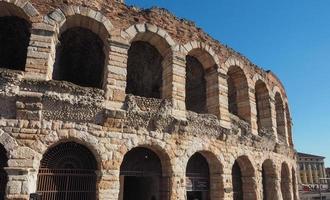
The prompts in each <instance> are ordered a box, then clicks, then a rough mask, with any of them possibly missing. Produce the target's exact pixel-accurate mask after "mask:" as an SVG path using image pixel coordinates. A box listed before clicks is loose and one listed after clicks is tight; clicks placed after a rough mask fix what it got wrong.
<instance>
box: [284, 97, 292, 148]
mask: <svg viewBox="0 0 330 200" xmlns="http://www.w3.org/2000/svg"><path fill="white" fill-rule="evenodd" d="M285 116H286V129H287V135H288V142H289V145H290V146H293V138H292V121H291V114H290V110H289V105H288V103H287V102H286V103H285Z"/></svg>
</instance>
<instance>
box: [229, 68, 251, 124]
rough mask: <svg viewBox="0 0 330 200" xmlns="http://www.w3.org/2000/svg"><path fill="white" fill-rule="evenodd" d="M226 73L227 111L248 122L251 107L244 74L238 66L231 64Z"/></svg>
mask: <svg viewBox="0 0 330 200" xmlns="http://www.w3.org/2000/svg"><path fill="white" fill-rule="evenodd" d="M227 75H228V79H227V83H228V108H229V112H230V113H232V114H234V115H237V116H238V117H240V118H241V119H244V120H245V121H247V122H250V117H251V109H250V100H249V86H248V83H247V80H246V76H245V74H244V72H243V70H242V69H241V68H240V67H238V66H231V67H230V68H229V70H228V73H227Z"/></svg>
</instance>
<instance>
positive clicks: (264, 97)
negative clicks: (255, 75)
mask: <svg viewBox="0 0 330 200" xmlns="http://www.w3.org/2000/svg"><path fill="white" fill-rule="evenodd" d="M255 97H256V104H257V123H258V129H259V131H263V130H268V129H271V127H272V121H271V108H270V98H269V94H268V89H267V87H266V84H265V83H264V82H262V81H260V80H259V81H257V83H256V86H255Z"/></svg>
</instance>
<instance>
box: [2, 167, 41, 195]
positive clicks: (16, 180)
mask: <svg viewBox="0 0 330 200" xmlns="http://www.w3.org/2000/svg"><path fill="white" fill-rule="evenodd" d="M5 170H6V172H7V175H8V183H7V189H6V199H7V200H17V199H19V200H28V199H29V195H30V193H34V192H36V189H37V185H36V183H37V176H38V172H37V171H36V170H34V169H32V168H27V169H24V168H15V167H7V168H5Z"/></svg>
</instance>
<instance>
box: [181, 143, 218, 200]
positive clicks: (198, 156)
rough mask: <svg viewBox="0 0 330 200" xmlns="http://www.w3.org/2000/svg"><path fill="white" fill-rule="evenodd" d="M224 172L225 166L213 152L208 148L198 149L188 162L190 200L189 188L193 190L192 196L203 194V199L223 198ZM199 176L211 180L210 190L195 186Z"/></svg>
mask: <svg viewBox="0 0 330 200" xmlns="http://www.w3.org/2000/svg"><path fill="white" fill-rule="evenodd" d="M194 166H195V168H194ZM196 166H197V167H196ZM200 167H201V168H200ZM222 174H223V166H222V164H221V162H220V160H219V159H218V158H217V157H216V155H215V154H214V153H213V152H211V151H207V150H201V151H196V152H195V153H194V154H193V155H192V156H190V157H189V159H188V161H187V164H186V190H187V199H188V200H189V195H188V190H189V191H191V192H192V193H191V195H190V197H194V195H202V197H203V198H202V199H211V200H215V199H221V198H223V197H224V193H223V190H224V183H223V180H222ZM203 175H204V176H203ZM198 178H204V180H205V181H207V182H209V188H208V190H203V189H202V188H196V187H195V188H194V187H193V185H192V184H194V183H195V184H198V181H199V180H198ZM190 187H192V188H190ZM196 192H197V193H196Z"/></svg>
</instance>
